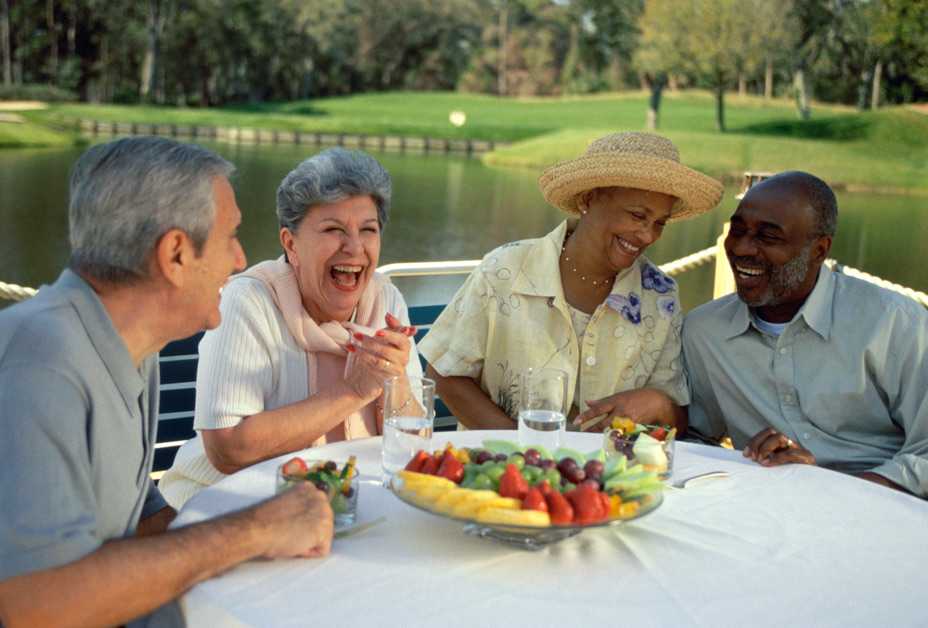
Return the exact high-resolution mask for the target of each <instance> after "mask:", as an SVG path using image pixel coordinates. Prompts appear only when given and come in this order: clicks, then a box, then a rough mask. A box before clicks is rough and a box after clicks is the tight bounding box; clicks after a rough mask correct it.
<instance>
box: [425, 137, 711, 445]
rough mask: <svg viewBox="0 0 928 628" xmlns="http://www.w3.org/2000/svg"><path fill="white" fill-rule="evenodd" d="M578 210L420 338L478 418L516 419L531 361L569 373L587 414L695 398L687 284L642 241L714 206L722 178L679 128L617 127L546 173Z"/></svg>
mask: <svg viewBox="0 0 928 628" xmlns="http://www.w3.org/2000/svg"><path fill="white" fill-rule="evenodd" d="M539 183H540V186H541V190H542V192H543V194H544V196H545V200H547V201H548V202H549V203H551V204H552V205H554V206H556V207H559V208H560V209H562V210H564V211H565V212H567V213H568V214H570V215H571V218H569V219H568V220H566V221H565V222H563V223H561V224H560V225H559V226H558V227H557V228H556V229H555V230H554V231H552V232H551V233H549V234H548V235H547V236H545V237H543V238H538V239H531V240H522V241H519V242H513V243H510V244H506V245H503V246H501V247H499V248H498V249H496V250H494V251H492V252H490V253H489V254H488V255H487V256H486V257H484V259H483V261H482V262H481V264H480V266H478V267H477V268H476V269H475V270H474V272H473V273H472V274H471V275H470V277H469V278H468V279H467V281H466V282H465V284H464V285H463V286H462V287H461V289H460V290H459V291H458V293H457V294H456V295H455V297H454V298H453V299H452V300H451V303H449V304H448V307H446V308H445V310H444V312H442V314H441V316H439V318H438V320H436V321H435V324H434V325H433V327H432V329H431V330H430V331H429V333H428V335H427V336H426V337H425V338H424V339H423V340H422V342H421V343H420V344H419V351H420V353H422V354H423V355H424V356H425V357H426V359H427V360H428V361H429V363H430V367H429V372H430V375H431V376H432V377H434V378H435V379H436V380H437V384H438V391H439V393H440V395H441V397H442V399H443V400H444V401H445V403H446V404H447V405H448V407H449V408H450V409H451V410H452V412H453V413H454V414H455V416H456V417H457V418H458V420H459V422H460V423H461V424H462V425H464V426H465V427H468V428H496V429H498V428H512V427H513V426H514V424H515V423H514V421H515V418H516V417H517V415H518V405H519V388H520V373H521V372H522V371H523V370H524V369H526V368H529V367H546V368H558V369H561V370H563V371H565V372H566V373H567V374H568V393H567V397H568V400H567V403H566V406H567V408H569V409H570V415H571V418H572V419H573V422H574V423H575V424H577V423H584V422H587V421H589V420H590V419H593V418H595V417H599V416H601V417H602V418H603V419H606V418H607V417H610V416H612V415H613V414H621V415H624V416H629V417H631V418H632V419H634V420H636V421H640V422H646V423H647V422H661V423H668V422H673V423H677V422H678V421H679V420H680V418H681V416H680V414H681V413H680V411H679V406H682V405H686V404H687V403H689V395H688V392H687V387H686V380H685V378H684V375H683V370H682V364H681V353H680V328H681V326H682V320H683V318H682V313H681V311H680V303H679V299H678V295H677V286H676V283H675V282H674V281H673V280H672V279H670V278H669V277H667V276H666V275H664V274H663V273H662V272H661V271H660V270H658V268H657V267H656V266H655V265H653V264H652V263H651V262H649V261H648V260H647V258H645V257H644V256H643V255H642V253H643V251H644V249H646V248H647V247H648V246H649V245H650V244H652V243H653V242H655V241H656V240H657V239H658V238H659V237H660V236H661V233H662V231H663V229H664V226H665V225H666V224H667V223H668V222H674V221H677V220H681V219H684V218H690V217H692V216H696V215H698V214H702V213H704V212H707V211H709V210H710V209H712V208H713V207H715V206H716V205H717V204H718V202H719V201H720V200H721V197H722V185H721V184H720V183H719V182H718V181H716V180H714V179H712V178H710V177H708V176H706V175H703V174H701V173H699V172H696V171H695V170H692V169H690V168H687V167H686V166H684V165H682V164H681V163H680V158H679V154H678V152H677V149H676V147H675V146H674V145H673V143H672V142H670V140H668V139H666V138H664V137H661V136H658V135H653V134H648V133H616V134H613V135H609V136H606V137H603V138H600V139H598V140H596V141H595V142H593V143H592V144H591V145H590V147H589V149H588V150H587V151H586V153H585V154H584V155H583V156H581V157H579V158H577V159H574V160H572V161H567V162H564V163H560V164H557V165H555V166H552V167H550V168H548V169H547V170H545V171H544V173H543V174H542V176H541V178H540V179H539Z"/></svg>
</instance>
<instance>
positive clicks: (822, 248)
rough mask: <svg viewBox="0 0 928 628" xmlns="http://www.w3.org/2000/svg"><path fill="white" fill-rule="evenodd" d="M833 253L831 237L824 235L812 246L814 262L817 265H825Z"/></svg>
mask: <svg viewBox="0 0 928 628" xmlns="http://www.w3.org/2000/svg"><path fill="white" fill-rule="evenodd" d="M830 251H831V236H830V235H822V236H819V237H817V238H816V239H815V242H814V243H813V245H812V261H813V262H815V263H816V264H823V263H824V262H825V260H826V259H827V258H828V253H829V252H830Z"/></svg>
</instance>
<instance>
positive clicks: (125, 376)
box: [55, 269, 145, 411]
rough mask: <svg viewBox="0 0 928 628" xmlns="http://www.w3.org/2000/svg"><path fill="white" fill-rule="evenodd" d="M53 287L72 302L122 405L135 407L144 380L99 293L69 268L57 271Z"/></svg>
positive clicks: (142, 389)
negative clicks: (123, 402)
mask: <svg viewBox="0 0 928 628" xmlns="http://www.w3.org/2000/svg"><path fill="white" fill-rule="evenodd" d="M55 287H56V288H58V289H60V290H61V291H62V293H63V294H64V296H65V298H66V299H67V300H68V301H69V302H70V303H71V304H72V305H73V306H74V309H75V311H76V312H77V315H78V317H79V318H80V319H81V323H82V324H83V326H84V330H85V331H86V332H87V336H88V337H89V338H90V342H91V343H92V344H93V346H94V349H96V351H97V354H98V355H99V356H100V359H101V360H102V361H103V363H104V364H105V365H106V369H107V371H108V372H109V375H110V377H111V378H112V380H113V382H114V383H115V384H116V387H117V388H118V389H119V393H120V394H121V395H122V398H123V400H124V401H125V402H126V406H128V407H129V409H130V410H131V411H135V410H136V409H138V407H139V395H141V394H142V392H143V391H144V390H145V381H144V380H143V379H142V376H141V374H140V373H139V369H137V368H136V367H135V365H134V364H133V363H132V357H131V356H130V355H129V349H128V348H127V347H126V343H125V342H123V339H122V336H120V335H119V333H118V332H117V331H116V328H115V327H114V326H113V321H112V319H111V318H110V315H109V312H107V310H106V308H105V307H104V305H103V302H102V301H101V300H100V297H99V296H97V293H96V292H94V289H93V288H92V287H91V286H90V284H88V283H87V282H86V281H85V280H84V279H83V278H82V277H81V276H80V275H78V274H77V273H75V272H73V271H72V270H70V269H65V270H64V271H63V272H62V273H61V275H60V276H59V277H58V281H56V282H55Z"/></svg>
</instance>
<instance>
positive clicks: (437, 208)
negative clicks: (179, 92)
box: [0, 144, 928, 308]
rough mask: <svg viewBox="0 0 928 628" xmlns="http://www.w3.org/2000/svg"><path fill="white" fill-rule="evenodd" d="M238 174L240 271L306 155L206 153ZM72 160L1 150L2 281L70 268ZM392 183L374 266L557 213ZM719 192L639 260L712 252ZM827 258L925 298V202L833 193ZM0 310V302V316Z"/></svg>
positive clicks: (689, 287) (398, 179) (409, 182)
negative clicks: (833, 227) (834, 228)
mask: <svg viewBox="0 0 928 628" xmlns="http://www.w3.org/2000/svg"><path fill="white" fill-rule="evenodd" d="M208 146H209V147H210V148H212V149H213V150H216V151H217V152H219V153H220V154H222V155H223V156H224V157H226V158H227V159H229V160H231V161H232V162H233V163H235V164H236V166H237V167H238V173H237V175H236V178H235V181H234V185H235V188H236V194H237V198H238V204H239V207H241V209H242V212H243V224H242V228H241V230H240V235H241V240H242V243H243V245H244V247H245V251H246V253H247V254H248V258H249V263H255V262H257V261H260V260H263V259H267V258H271V257H275V256H277V255H278V254H279V252H280V247H279V244H278V242H277V222H276V217H275V215H274V198H275V191H276V188H277V185H278V183H279V182H280V180H281V179H282V178H283V176H284V175H285V174H286V173H287V172H288V171H290V170H291V169H292V168H293V166H294V165H296V164H297V163H298V162H299V161H300V160H302V159H304V158H305V157H307V156H309V155H311V154H312V153H313V152H315V150H317V149H314V148H312V147H307V146H280V145H276V146H271V145H250V146H243V145H227V144H208ZM80 152H81V151H80V150H78V149H69V150H5V151H0V281H5V282H8V283H16V284H20V285H25V286H32V287H38V286H39V285H41V284H43V283H48V282H51V281H53V280H54V279H55V277H57V275H58V273H59V272H60V269H61V268H62V266H63V265H64V264H65V263H66V261H67V258H68V239H67V229H68V224H67V223H68V221H67V178H68V173H69V169H70V167H71V165H72V164H73V162H74V160H75V159H76V158H77V156H78V155H79V154H80ZM373 154H374V155H375V156H376V157H377V158H378V159H379V160H380V161H381V162H382V163H383V164H384V166H385V167H386V168H387V169H388V170H389V171H390V173H391V175H392V176H393V187H394V202H393V210H392V212H391V217H390V222H389V224H388V225H387V229H386V231H385V232H384V243H383V250H382V253H381V259H380V263H381V264H387V263H391V262H405V261H431V260H455V259H476V258H479V257H481V256H482V255H483V254H484V253H486V252H487V251H489V250H490V249H492V248H493V247H495V246H498V245H499V244H502V243H504V242H509V241H511V240H516V239H520V238H526V237H536V236H540V235H544V234H545V233H547V232H548V231H549V230H550V229H552V228H553V227H554V226H556V225H557V224H558V222H559V221H560V220H562V218H563V215H562V214H561V213H560V212H559V211H558V210H556V209H554V208H552V207H550V206H548V205H547V204H545V202H544V200H543V199H542V196H541V193H540V192H539V190H538V186H537V184H536V178H537V175H538V173H537V172H534V171H530V170H508V169H498V168H488V167H486V166H484V165H482V164H481V162H480V161H479V160H477V159H472V158H468V157H463V156H445V155H436V154H430V155H422V154H396V153H373ZM735 193H736V190H735V189H728V190H726V193H725V197H724V200H723V202H722V204H721V205H720V207H718V208H717V209H715V210H714V211H713V212H711V213H709V214H707V215H704V216H701V217H699V218H696V219H694V220H690V221H687V222H684V223H679V224H675V225H671V226H670V227H668V229H667V230H666V231H665V233H664V236H663V237H662V238H661V240H660V241H658V242H657V243H656V244H654V245H653V246H652V247H651V248H650V249H649V251H648V256H649V257H650V258H651V259H652V260H653V261H655V262H657V263H664V262H667V261H670V260H673V259H676V258H679V257H682V256H684V255H687V254H689V253H692V252H694V251H697V250H699V249H702V248H705V247H707V246H710V245H712V244H714V242H715V238H716V237H717V236H718V235H719V233H720V232H721V228H722V224H723V223H724V222H725V220H726V219H727V218H728V217H729V216H730V215H731V213H732V211H733V210H734V208H735V206H736V204H737V201H736V200H735V198H734V194H735ZM838 201H839V221H838V235H837V237H836V239H835V242H834V245H833V247H832V257H834V258H836V259H837V260H839V261H840V262H842V263H844V264H847V265H849V266H853V267H856V268H859V269H861V270H865V271H867V272H869V273H872V274H875V275H878V276H880V277H883V278H885V279H889V280H891V281H895V282H897V283H901V284H903V285H906V286H909V287H911V288H914V289H916V290H920V291H923V292H928V272H926V270H925V264H924V262H923V259H922V256H923V253H922V249H921V245H920V244H919V243H921V242H924V240H925V239H926V236H928V199H926V198H925V197H917V196H894V195H874V194H856V193H854V194H852V193H840V192H839V194H838ZM678 280H679V281H680V285H681V292H682V300H683V305H684V307H685V308H691V307H693V306H695V305H698V304H699V303H702V302H704V301H706V300H708V299H709V298H711V295H712V281H713V269H712V266H711V265H707V266H705V267H702V268H700V269H697V270H694V271H689V272H687V273H685V274H683V275H680V276H678ZM397 283H398V285H399V287H400V289H402V290H403V291H404V292H406V293H407V299H408V300H409V301H410V302H411V303H429V302H439V301H444V300H446V299H447V298H448V297H449V296H450V294H451V293H453V290H454V288H455V286H456V285H457V281H451V282H442V283H441V285H438V286H430V287H429V288H427V289H423V288H422V287H416V286H413V285H411V284H409V283H404V282H403V281H398V282H397ZM4 304H5V303H4V302H0V307H2V306H3V305H4Z"/></svg>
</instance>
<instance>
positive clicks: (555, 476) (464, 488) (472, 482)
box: [390, 441, 663, 549]
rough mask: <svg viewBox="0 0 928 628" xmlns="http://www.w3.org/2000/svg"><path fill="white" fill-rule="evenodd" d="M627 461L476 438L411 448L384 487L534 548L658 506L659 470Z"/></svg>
mask: <svg viewBox="0 0 928 628" xmlns="http://www.w3.org/2000/svg"><path fill="white" fill-rule="evenodd" d="M627 462H628V461H627V459H626V458H625V457H624V456H611V457H607V456H606V452H605V451H604V450H602V449H599V450H596V451H594V452H591V453H590V454H582V453H580V452H578V451H575V450H571V449H566V448H559V449H557V450H556V451H555V452H553V453H551V452H548V451H546V450H545V449H544V448H541V447H527V448H524V449H523V448H520V447H519V445H517V444H516V443H511V442H509V441H484V442H483V447H479V448H473V449H455V448H454V447H452V446H451V445H450V444H449V445H448V447H447V448H446V449H444V450H442V451H437V452H433V453H428V452H425V451H419V452H417V453H416V455H415V456H414V457H413V458H412V459H411V460H410V461H409V463H408V464H407V465H406V469H404V470H402V471H400V472H398V473H397V474H396V475H395V476H394V477H393V479H392V481H391V484H390V488H391V489H392V490H393V492H394V494H395V495H396V496H397V497H398V498H399V499H400V500H402V501H403V502H405V503H407V504H409V505H411V506H413V507H415V508H418V509H420V510H424V511H426V512H428V513H430V514H433V515H436V516H440V517H445V518H448V519H452V520H455V521H460V522H462V523H464V524H466V525H465V531H466V532H467V533H469V534H474V535H477V536H482V537H490V538H493V539H496V540H500V541H505V542H507V543H512V544H515V545H518V546H520V547H524V548H525V549H540V548H542V547H544V546H545V545H547V544H549V543H553V542H557V541H560V540H563V539H565V538H568V537H570V536H573V535H575V534H578V533H580V532H582V531H583V530H585V529H587V528H596V527H604V526H614V525H618V524H621V523H624V522H626V521H631V520H633V519H638V518H640V517H643V516H644V515H646V514H648V513H650V512H653V511H654V510H655V509H656V508H657V507H658V506H660V504H661V501H662V490H663V484H662V482H661V481H660V478H658V476H657V474H656V473H655V472H653V471H646V470H645V469H644V468H643V467H642V466H641V465H632V466H629V465H628V464H627Z"/></svg>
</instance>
